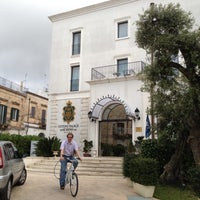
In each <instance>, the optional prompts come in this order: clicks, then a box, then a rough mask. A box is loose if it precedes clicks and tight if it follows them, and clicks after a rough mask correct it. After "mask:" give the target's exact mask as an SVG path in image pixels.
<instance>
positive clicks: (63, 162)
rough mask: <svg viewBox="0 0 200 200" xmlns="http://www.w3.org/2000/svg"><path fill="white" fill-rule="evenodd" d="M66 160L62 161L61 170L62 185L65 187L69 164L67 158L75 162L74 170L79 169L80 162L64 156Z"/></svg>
mask: <svg viewBox="0 0 200 200" xmlns="http://www.w3.org/2000/svg"><path fill="white" fill-rule="evenodd" d="M64 158H65V159H63V160H61V161H60V163H61V168H60V185H61V186H64V185H65V175H66V173H67V172H66V170H67V163H68V162H69V161H68V160H67V159H66V158H69V159H70V160H73V166H74V169H76V168H77V166H78V161H77V160H76V158H74V157H73V156H64Z"/></svg>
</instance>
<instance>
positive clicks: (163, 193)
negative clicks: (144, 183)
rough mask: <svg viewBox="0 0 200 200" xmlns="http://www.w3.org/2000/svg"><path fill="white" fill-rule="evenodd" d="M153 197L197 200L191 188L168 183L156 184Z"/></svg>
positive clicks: (166, 199)
mask: <svg viewBox="0 0 200 200" xmlns="http://www.w3.org/2000/svg"><path fill="white" fill-rule="evenodd" d="M154 197H155V198H157V199H161V200H179V199H180V200H197V197H196V196H194V194H193V193H192V191H191V190H189V189H188V188H181V187H177V186H174V185H173V186H170V185H156V189H155V192H154Z"/></svg>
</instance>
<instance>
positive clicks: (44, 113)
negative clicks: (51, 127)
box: [41, 110, 46, 128]
mask: <svg viewBox="0 0 200 200" xmlns="http://www.w3.org/2000/svg"><path fill="white" fill-rule="evenodd" d="M41 128H46V110H42V116H41Z"/></svg>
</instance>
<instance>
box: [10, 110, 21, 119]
mask: <svg viewBox="0 0 200 200" xmlns="http://www.w3.org/2000/svg"><path fill="white" fill-rule="evenodd" d="M18 119H19V110H18V109H16V108H11V113H10V120H12V121H18Z"/></svg>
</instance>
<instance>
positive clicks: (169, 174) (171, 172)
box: [160, 137, 186, 182]
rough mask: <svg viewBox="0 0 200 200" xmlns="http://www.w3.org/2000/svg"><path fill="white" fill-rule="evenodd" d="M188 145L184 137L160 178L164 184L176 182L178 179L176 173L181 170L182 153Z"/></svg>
mask: <svg viewBox="0 0 200 200" xmlns="http://www.w3.org/2000/svg"><path fill="white" fill-rule="evenodd" d="M185 145H186V139H185V138H184V137H183V138H182V140H181V141H180V142H178V144H177V148H176V150H175V152H174V154H173V155H172V157H171V159H170V161H169V162H168V163H167V164H166V165H165V166H164V171H163V173H162V174H161V176H160V178H161V180H162V181H163V182H174V181H175V180H176V179H177V176H176V172H177V170H178V168H179V163H180V159H181V155H182V152H183V150H184V147H185Z"/></svg>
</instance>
